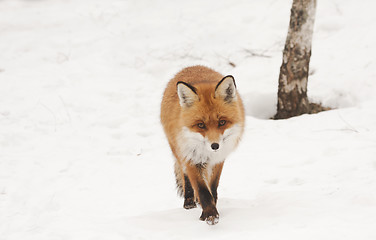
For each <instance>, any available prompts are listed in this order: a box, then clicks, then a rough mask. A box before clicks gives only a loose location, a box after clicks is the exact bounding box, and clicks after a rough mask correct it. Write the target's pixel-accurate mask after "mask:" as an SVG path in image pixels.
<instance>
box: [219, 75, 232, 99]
mask: <svg viewBox="0 0 376 240" xmlns="http://www.w3.org/2000/svg"><path fill="white" fill-rule="evenodd" d="M214 96H215V97H216V98H217V97H220V98H222V99H223V100H225V102H228V103H230V102H232V101H234V100H235V101H236V85H235V79H234V77H233V76H231V75H228V76H226V77H224V78H223V79H222V80H221V81H220V82H219V83H218V84H217V86H216V87H215V95H214Z"/></svg>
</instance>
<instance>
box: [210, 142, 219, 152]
mask: <svg viewBox="0 0 376 240" xmlns="http://www.w3.org/2000/svg"><path fill="white" fill-rule="evenodd" d="M211 148H212V149H213V150H218V148H219V144H218V143H212V145H211Z"/></svg>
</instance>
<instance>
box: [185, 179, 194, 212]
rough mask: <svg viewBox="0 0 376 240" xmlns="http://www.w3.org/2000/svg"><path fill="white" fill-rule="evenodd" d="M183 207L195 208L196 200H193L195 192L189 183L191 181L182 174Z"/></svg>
mask: <svg viewBox="0 0 376 240" xmlns="http://www.w3.org/2000/svg"><path fill="white" fill-rule="evenodd" d="M184 186H185V187H184V208H185V209H191V208H195V207H197V206H196V202H195V194H194V191H193V188H192V185H191V182H190V181H189V178H188V176H187V175H185V174H184Z"/></svg>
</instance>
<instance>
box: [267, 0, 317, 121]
mask: <svg viewBox="0 0 376 240" xmlns="http://www.w3.org/2000/svg"><path fill="white" fill-rule="evenodd" d="M315 12H316V0H293V3H292V8H291V15H290V26H289V30H288V34H287V38H286V43H285V48H284V50H283V61H282V65H281V68H280V73H279V82H278V106H277V114H276V115H275V116H274V118H275V119H285V118H289V117H293V116H297V115H301V114H304V113H312V112H317V111H318V109H317V108H320V106H319V105H317V104H310V103H309V101H308V97H307V82H308V72H309V61H310V58H311V44H312V35H313V25H314V20H315ZM321 110H324V109H321Z"/></svg>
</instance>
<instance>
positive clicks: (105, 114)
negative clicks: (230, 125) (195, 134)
mask: <svg viewBox="0 0 376 240" xmlns="http://www.w3.org/2000/svg"><path fill="white" fill-rule="evenodd" d="M375 7H376V3H375V2H374V1H371V0H368V1H367V0H364V1H361V2H359V1H355V0H345V1H342V0H332V1H318V5H317V11H316V21H315V31H314V35H313V42H312V58H311V67H310V69H311V70H310V71H311V72H310V77H309V81H308V95H309V98H310V100H311V101H313V102H321V103H322V104H323V105H325V106H330V107H333V108H335V109H334V110H331V111H327V112H322V113H319V114H315V115H303V116H299V117H295V118H291V119H288V120H278V121H274V120H269V118H270V117H271V116H273V115H274V114H275V111H276V101H277V89H278V86H277V82H278V74H279V67H280V65H281V62H282V50H283V45H284V41H285V38H286V33H287V28H288V24H289V14H290V8H291V1H283V0H265V1H245V0H244V1H243V0H239V1H224V0H218V1H198V0H192V1H173V0H166V1H163V2H161V1H147V0H140V1H116V0H109V1H103V0H100V1H99V0H81V1H73V0H49V1H36V0H34V1H32V0H3V1H0V32H1V38H0V52H1V54H0V84H1V85H0V86H1V87H0V240H19V239H22V240H29V239H38V240H71V239H74V240H76V239H77V240H86V239H88V240H89V239H90V240H95V239H106V240H119V239H193V238H194V239H217V240H218V239H229V238H231V239H258V240H266V239H291V240H293V239H305V240H309V239H315V240H317V239H320V240H322V239H328V240H335V239H340V240H347V239H362V240H365V239H376V227H375V223H376V191H375V189H376V94H375V93H376V81H375V78H376V70H375V69H376V61H375V56H376V45H375V42H376V33H375V29H376V28H375V25H376V15H375V14H374V9H375ZM196 64H202V65H206V66H209V67H212V68H214V69H215V70H217V71H219V72H221V73H222V74H224V75H229V74H231V75H233V76H234V77H235V80H236V83H237V88H238V90H239V92H240V94H241V96H242V98H243V100H244V103H245V108H246V113H247V117H246V130H245V134H244V136H243V140H242V141H241V143H240V145H239V147H238V149H237V150H236V151H235V152H234V153H232V154H231V155H230V156H229V157H228V158H227V160H226V162H225V166H224V169H223V174H222V178H221V182H220V184H219V200H218V211H219V214H220V219H219V223H218V224H217V225H215V226H209V225H207V224H206V223H205V222H202V221H199V220H198V218H199V216H200V214H201V210H200V208H196V209H192V210H185V209H183V200H182V199H181V198H178V197H177V196H176V189H175V179H174V173H173V172H174V171H173V168H174V167H173V157H172V154H171V152H170V149H169V146H168V143H167V140H166V138H165V136H164V134H163V131H162V127H161V125H160V123H159V109H160V106H159V105H160V100H161V97H162V93H163V90H164V87H165V86H166V84H167V82H168V81H169V79H171V78H172V77H173V76H174V74H175V73H177V72H178V71H179V70H181V69H182V68H183V67H186V66H191V65H196Z"/></svg>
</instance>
